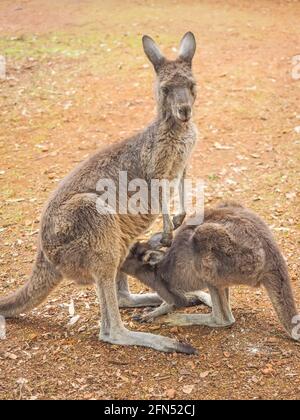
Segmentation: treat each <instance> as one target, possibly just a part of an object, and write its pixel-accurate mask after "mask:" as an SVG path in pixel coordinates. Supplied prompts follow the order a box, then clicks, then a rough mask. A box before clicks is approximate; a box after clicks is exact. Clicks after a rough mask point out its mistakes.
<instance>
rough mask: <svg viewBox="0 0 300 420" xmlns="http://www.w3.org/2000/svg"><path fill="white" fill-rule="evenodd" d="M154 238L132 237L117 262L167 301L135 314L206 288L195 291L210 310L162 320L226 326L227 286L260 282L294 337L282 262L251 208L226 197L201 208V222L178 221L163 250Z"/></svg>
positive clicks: (164, 308)
mask: <svg viewBox="0 0 300 420" xmlns="http://www.w3.org/2000/svg"><path fill="white" fill-rule="evenodd" d="M157 239H158V237H157V235H155V237H153V238H152V239H151V240H150V241H149V242H148V243H144V244H143V243H137V244H136V245H135V246H134V247H133V248H132V250H131V252H130V254H129V255H128V257H127V259H126V261H125V262H124V264H123V267H122V269H123V270H124V271H125V272H126V273H127V274H130V275H133V276H135V277H137V278H138V279H139V280H141V281H142V282H143V283H144V284H146V285H147V286H150V287H152V288H153V289H154V290H156V291H157V292H158V293H159V294H160V296H161V297H162V298H163V299H164V300H165V302H166V303H164V304H162V305H161V307H159V308H157V309H156V310H155V311H152V312H151V313H148V314H146V315H143V316H141V317H138V320H140V321H144V322H145V321H150V320H152V319H154V318H155V317H157V316H160V315H165V314H167V313H169V312H171V311H172V310H173V309H174V308H175V307H176V306H185V305H186V296H185V295H184V293H185V292H190V291H194V290H201V289H205V288H208V289H209V292H210V295H211V302H210V298H209V295H207V294H205V293H204V292H200V293H202V299H201V300H202V301H206V304H208V305H210V306H212V313H211V314H209V315H203V314H180V313H178V314H172V315H170V316H169V317H168V318H167V319H166V322H167V323H170V324H173V325H207V326H209V327H225V326H229V325H232V324H233V323H234V322H235V320H234V317H233V315H232V312H231V308H230V296H229V287H230V286H233V285H238V284H239V285H247V286H253V287H258V286H260V285H263V286H264V287H265V288H266V290H267V292H268V294H269V297H270V299H271V301H272V303H273V306H274V309H275V311H276V313H277V315H278V318H279V320H280V321H281V323H282V325H283V326H284V328H285V330H286V331H287V333H288V334H289V336H291V337H292V338H294V339H295V340H298V341H299V339H300V335H298V333H297V331H296V330H298V332H299V327H297V326H296V321H297V319H296V318H295V317H296V316H297V314H298V313H297V309H296V305H295V301H294V297H293V292H292V288H291V284H290V279H289V274H288V269H287V265H286V263H285V260H284V258H283V256H282V254H281V252H280V250H279V248H278V246H277V244H276V242H275V239H274V238H273V235H272V233H271V232H270V229H269V228H268V227H267V225H266V224H265V223H264V222H263V221H262V220H261V218H259V217H258V216H257V215H256V214H254V213H253V212H251V211H249V210H247V209H245V208H244V207H242V206H240V205H238V204H235V203H232V202H228V203H225V204H223V205H221V206H220V207H218V208H216V209H211V210H206V211H205V214H204V222H203V224H202V225H199V226H189V225H184V226H182V227H181V228H180V230H179V231H178V234H177V235H176V237H175V239H174V241H173V244H172V246H171V248H170V249H169V250H168V251H167V252H164V251H163V250H157V248H158V246H157V245H158V243H157ZM155 248H156V250H154V249H155ZM205 295H206V297H205ZM298 321H299V319H298Z"/></svg>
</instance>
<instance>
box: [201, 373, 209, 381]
mask: <svg viewBox="0 0 300 420" xmlns="http://www.w3.org/2000/svg"><path fill="white" fill-rule="evenodd" d="M208 375H209V371H206V372H201V373H200V378H201V379H205V378H207V377H208Z"/></svg>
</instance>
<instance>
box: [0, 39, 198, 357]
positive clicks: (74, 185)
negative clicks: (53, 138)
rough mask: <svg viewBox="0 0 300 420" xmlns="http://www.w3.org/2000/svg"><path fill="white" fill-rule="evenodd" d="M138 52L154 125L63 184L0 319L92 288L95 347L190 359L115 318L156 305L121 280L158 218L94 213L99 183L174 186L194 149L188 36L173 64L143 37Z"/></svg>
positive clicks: (181, 348) (176, 346) (0, 304)
mask: <svg viewBox="0 0 300 420" xmlns="http://www.w3.org/2000/svg"><path fill="white" fill-rule="evenodd" d="M143 47H144V51H145V54H146V55H147V57H148V58H149V60H150V61H151V63H152V64H153V66H154V69H155V72H156V97H157V117H156V119H155V121H154V122H153V123H152V124H151V125H150V126H149V127H148V128H146V129H145V131H143V132H142V133H140V134H138V135H136V136H134V137H132V138H130V139H129V140H126V141H124V142H121V143H119V144H116V145H114V146H112V147H110V148H108V149H106V150H101V151H99V152H98V153H96V154H95V155H94V156H92V157H90V158H89V159H87V160H86V161H84V162H83V163H82V164H80V165H79V166H78V167H77V168H76V169H75V170H73V172H71V173H70V174H69V175H68V176H67V177H66V178H65V179H64V180H63V181H62V183H61V184H60V186H59V187H58V189H57V191H56V192H55V193H54V194H53V195H52V197H51V198H50V200H49V202H48V204H47V205H46V207H45V210H44V212H43V215H42V220H41V229H40V236H39V247H38V253H37V258H36V262H35V265H34V268H33V272H32V276H31V278H30V280H29V281H28V283H26V284H25V285H24V287H23V288H21V289H20V290H19V291H17V292H16V293H14V294H12V295H10V296H8V297H4V298H1V299H0V314H1V315H2V316H4V317H14V316H17V315H19V314H20V313H24V312H27V311H29V310H31V309H32V308H34V307H36V306H37V305H39V304H40V303H41V302H42V301H43V300H44V299H45V298H46V297H47V296H48V294H49V293H50V292H51V291H52V290H53V289H54V288H55V287H56V286H57V285H58V284H59V283H60V282H61V280H62V279H63V278H69V279H72V280H74V281H75V282H77V283H78V284H91V283H94V284H95V285H96V289H97V294H98V297H99V301H100V306H101V312H102V316H101V331H100V340H102V341H105V342H108V343H113V344H120V345H137V346H146V347H151V348H153V349H156V350H160V351H165V352H173V351H178V352H184V353H193V352H194V349H193V348H192V347H191V346H189V345H188V344H184V343H180V342H178V341H175V340H172V339H169V338H165V337H161V336H155V335H153V334H146V333H140V332H132V331H129V330H127V329H126V328H125V327H124V325H123V323H122V320H121V317H120V313H119V304H120V306H131V307H134V306H149V305H150V306H155V305H159V304H160V303H161V302H162V301H161V299H160V298H159V297H158V296H157V295H156V294H146V295H141V296H140V295H131V294H130V293H129V289H128V284H127V278H126V276H125V275H124V274H122V273H120V266H121V264H122V263H123V261H124V260H125V258H126V256H127V254H128V250H129V248H130V246H131V245H132V243H134V241H135V240H136V239H137V237H139V236H140V235H141V234H142V233H144V232H145V231H146V230H147V229H148V228H149V227H150V226H151V225H152V224H153V222H154V221H155V219H156V217H157V216H156V215H152V214H150V213H149V214H139V215H132V214H110V213H106V214H105V213H101V212H99V211H97V209H96V202H97V198H99V193H98V192H97V190H96V185H97V182H98V181H99V180H100V179H107V178H109V179H110V180H112V181H114V182H115V185H117V186H118V179H119V173H120V171H127V174H128V181H131V180H133V179H136V178H139V179H143V180H146V181H147V183H148V185H150V182H151V180H152V179H159V180H160V179H168V180H174V179H180V178H181V177H182V176H183V174H184V171H185V168H186V165H187V161H188V159H189V156H190V154H191V152H192V149H193V147H194V144H195V141H196V135H197V133H196V128H195V126H194V124H193V123H192V110H193V105H194V102H195V98H196V82H195V79H194V77H193V73H192V59H193V57H194V54H195V50H196V41H195V37H194V35H193V34H192V33H191V32H188V33H187V34H186V35H185V36H184V37H183V39H182V41H181V44H180V49H179V56H178V58H177V59H176V60H174V61H170V60H167V59H166V58H165V57H164V56H163V55H162V53H161V52H160V50H159V48H158V47H157V45H156V44H155V42H154V41H153V40H152V39H151V38H150V37H148V36H144V37H143ZM183 217H184V214H182V215H179V220H182V218H183ZM176 220H177V221H178V219H176ZM176 220H175V222H176ZM164 230H165V235H164V237H163V240H164V241H165V242H168V241H169V240H170V238H171V232H172V230H173V223H172V221H171V219H170V217H169V216H168V215H165V216H164ZM117 292H118V294H119V302H118V294H117Z"/></svg>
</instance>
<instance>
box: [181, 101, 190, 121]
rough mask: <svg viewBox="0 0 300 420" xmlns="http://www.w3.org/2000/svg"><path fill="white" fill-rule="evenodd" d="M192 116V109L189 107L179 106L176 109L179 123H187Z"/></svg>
mask: <svg viewBox="0 0 300 420" xmlns="http://www.w3.org/2000/svg"><path fill="white" fill-rule="evenodd" d="M191 116H192V109H191V107H190V106H189V105H181V106H180V107H179V108H178V118H179V119H180V120H181V121H184V122H186V121H188V120H189V119H190V118H191Z"/></svg>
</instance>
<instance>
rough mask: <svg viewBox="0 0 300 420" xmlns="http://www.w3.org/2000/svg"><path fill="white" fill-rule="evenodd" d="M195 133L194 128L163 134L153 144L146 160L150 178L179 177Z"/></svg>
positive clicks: (194, 138)
mask: <svg viewBox="0 0 300 420" xmlns="http://www.w3.org/2000/svg"><path fill="white" fill-rule="evenodd" d="M196 138H197V133H196V130H195V129H194V128H191V129H190V130H188V131H186V132H184V133H182V134H181V135H180V136H174V135H173V134H172V133H170V134H167V135H165V136H164V138H163V139H160V140H159V141H157V143H156V144H155V147H154V148H153V150H152V153H151V155H150V160H149V162H148V171H147V172H148V174H149V173H150V174H151V178H157V179H168V180H173V179H176V178H180V177H181V176H182V174H183V171H184V169H185V167H186V164H187V162H188V160H189V158H190V155H191V153H192V151H193V148H194V146H195V143H196Z"/></svg>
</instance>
